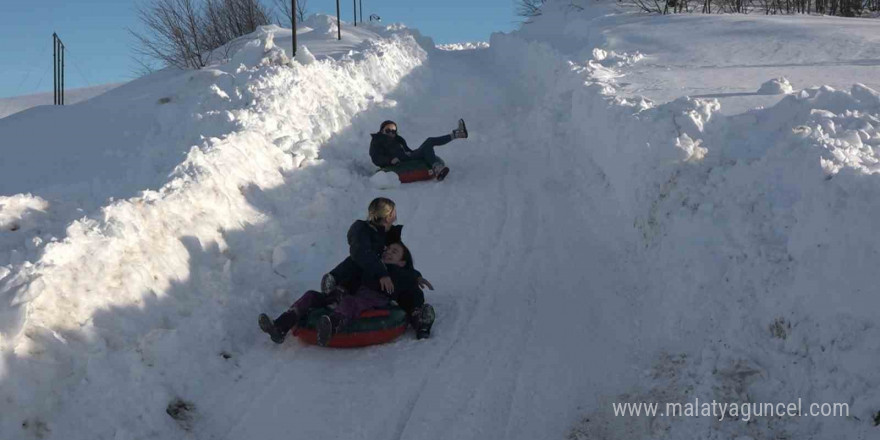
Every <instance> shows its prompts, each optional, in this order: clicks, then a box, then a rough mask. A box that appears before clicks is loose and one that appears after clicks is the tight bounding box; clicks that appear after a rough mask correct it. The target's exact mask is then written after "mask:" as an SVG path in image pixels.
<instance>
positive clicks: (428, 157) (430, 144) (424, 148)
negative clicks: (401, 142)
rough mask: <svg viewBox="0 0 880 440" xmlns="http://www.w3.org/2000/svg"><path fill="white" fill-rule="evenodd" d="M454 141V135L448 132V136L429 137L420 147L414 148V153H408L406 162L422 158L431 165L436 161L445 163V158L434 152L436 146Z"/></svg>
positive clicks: (421, 159)
mask: <svg viewBox="0 0 880 440" xmlns="http://www.w3.org/2000/svg"><path fill="white" fill-rule="evenodd" d="M450 142H452V135H451V134H447V135H446V136H439V137H429V138H427V139H425V142H422V145H420V146H419V148H416V149H415V150H413V152H412V153H407V158H408V159H406V160H404V162H409V161H411V160H420V161H423V162H425V164H427V165H428V166H429V167H433V166H434V164H435V163H438V162H439V163H440V164H443V160H442V159H440V158H439V157H437V155H436V154H435V153H434V147H439V146H441V145H446V144H448V143H450Z"/></svg>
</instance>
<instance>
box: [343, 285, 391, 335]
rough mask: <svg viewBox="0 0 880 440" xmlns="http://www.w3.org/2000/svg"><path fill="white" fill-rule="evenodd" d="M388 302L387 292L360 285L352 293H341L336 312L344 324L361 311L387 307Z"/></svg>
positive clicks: (389, 301)
mask: <svg viewBox="0 0 880 440" xmlns="http://www.w3.org/2000/svg"><path fill="white" fill-rule="evenodd" d="M390 303H391V298H389V297H388V295H387V294H385V293H382V292H377V291H375V290H373V289H368V288H366V287H363V286H361V287H360V288H359V289H358V290H357V292H355V294H354V295H342V298H340V299H339V305H337V306H336V313H338V314H339V315H341V316H340V318H342V324H343V325H346V324H348V323H349V322H351V320H352V319H355V318H357V317H358V316H360V315H361V313H362V312H365V311H367V310H370V309H375V308H379V307H387V306H388V305H389V304H390Z"/></svg>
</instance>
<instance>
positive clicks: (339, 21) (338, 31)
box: [336, 0, 342, 41]
mask: <svg viewBox="0 0 880 440" xmlns="http://www.w3.org/2000/svg"><path fill="white" fill-rule="evenodd" d="M336 37H337V39H339V40H340V41H341V40H342V19H340V18H339V0H336Z"/></svg>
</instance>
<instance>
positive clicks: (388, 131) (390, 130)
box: [382, 128, 397, 134]
mask: <svg viewBox="0 0 880 440" xmlns="http://www.w3.org/2000/svg"><path fill="white" fill-rule="evenodd" d="M382 133H385V134H397V130H392V129H390V128H386V129H384V130H382Z"/></svg>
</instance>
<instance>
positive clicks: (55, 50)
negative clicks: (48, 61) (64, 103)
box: [52, 32, 58, 105]
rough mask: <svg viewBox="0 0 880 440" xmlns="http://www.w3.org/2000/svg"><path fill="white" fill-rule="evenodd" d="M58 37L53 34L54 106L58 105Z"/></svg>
mask: <svg viewBox="0 0 880 440" xmlns="http://www.w3.org/2000/svg"><path fill="white" fill-rule="evenodd" d="M57 38H58V36H57V35H55V33H54V32H53V33H52V93H53V96H52V104H53V105H58V41H57Z"/></svg>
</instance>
